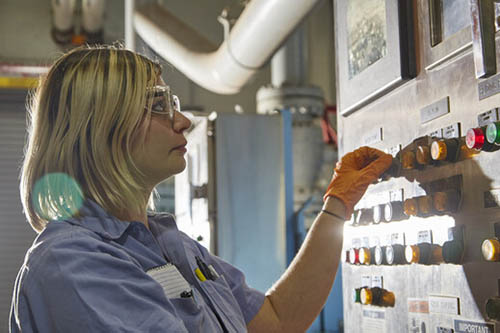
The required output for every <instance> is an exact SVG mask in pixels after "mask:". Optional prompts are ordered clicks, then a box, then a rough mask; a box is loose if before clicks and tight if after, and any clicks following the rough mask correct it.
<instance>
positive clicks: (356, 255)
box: [349, 248, 359, 265]
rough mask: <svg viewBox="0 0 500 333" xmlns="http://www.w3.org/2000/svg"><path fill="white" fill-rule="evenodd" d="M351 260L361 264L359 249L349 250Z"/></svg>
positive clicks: (353, 262) (352, 262) (354, 263)
mask: <svg viewBox="0 0 500 333" xmlns="http://www.w3.org/2000/svg"><path fill="white" fill-rule="evenodd" d="M349 262H350V263H351V264H353V265H356V264H359V249H356V248H352V249H351V250H350V251H349Z"/></svg>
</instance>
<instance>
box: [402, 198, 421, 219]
mask: <svg viewBox="0 0 500 333" xmlns="http://www.w3.org/2000/svg"><path fill="white" fill-rule="evenodd" d="M403 209H404V213H405V214H406V215H408V216H417V213H418V203H417V199H416V198H410V199H406V200H405V202H404V204H403Z"/></svg>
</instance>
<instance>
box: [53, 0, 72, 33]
mask: <svg viewBox="0 0 500 333" xmlns="http://www.w3.org/2000/svg"><path fill="white" fill-rule="evenodd" d="M51 3H52V19H53V23H54V27H55V28H56V29H57V30H58V31H69V30H71V29H72V28H73V21H74V13H75V6H76V0H65V1H62V0H52V1H51Z"/></svg>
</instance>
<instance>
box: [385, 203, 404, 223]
mask: <svg viewBox="0 0 500 333" xmlns="http://www.w3.org/2000/svg"><path fill="white" fill-rule="evenodd" d="M407 218H408V215H407V214H405V211H404V206H403V202H401V201H393V202H389V203H386V204H385V205H384V219H385V221H387V222H390V221H401V220H404V219H407Z"/></svg>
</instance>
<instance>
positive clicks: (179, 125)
mask: <svg viewBox="0 0 500 333" xmlns="http://www.w3.org/2000/svg"><path fill="white" fill-rule="evenodd" d="M191 125H192V122H191V120H189V118H188V117H186V116H185V115H184V114H183V113H182V112H177V113H176V114H175V118H174V131H176V132H184V131H185V130H187V129H188V128H190V127H191Z"/></svg>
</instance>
